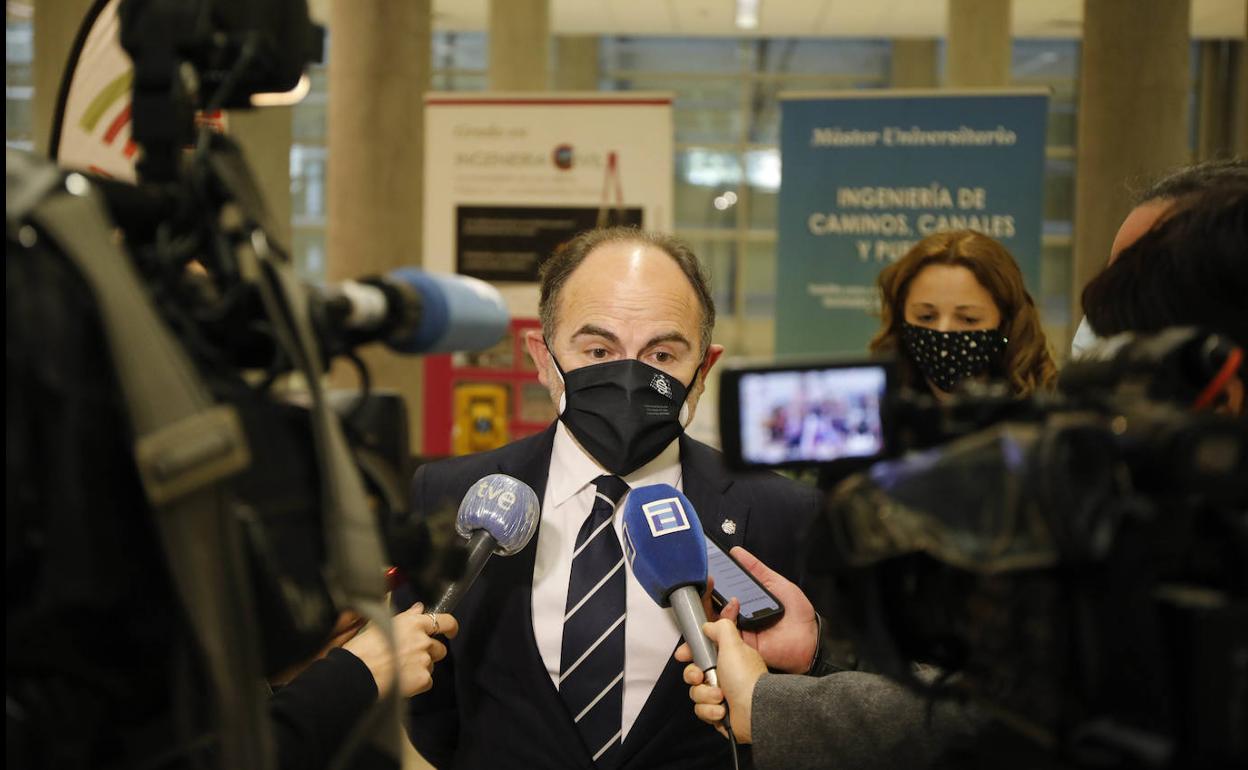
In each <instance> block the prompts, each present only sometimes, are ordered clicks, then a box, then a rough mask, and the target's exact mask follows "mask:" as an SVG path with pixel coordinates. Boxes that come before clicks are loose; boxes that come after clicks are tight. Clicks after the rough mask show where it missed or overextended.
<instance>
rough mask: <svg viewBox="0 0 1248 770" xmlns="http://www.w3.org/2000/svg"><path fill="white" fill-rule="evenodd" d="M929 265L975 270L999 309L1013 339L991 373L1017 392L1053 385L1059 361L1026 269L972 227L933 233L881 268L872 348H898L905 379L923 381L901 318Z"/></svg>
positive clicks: (1006, 332) (917, 383)
mask: <svg viewBox="0 0 1248 770" xmlns="http://www.w3.org/2000/svg"><path fill="white" fill-rule="evenodd" d="M928 265H956V266H958V267H965V268H966V269H967V270H970V271H971V273H972V274H974V276H975V279H976V280H978V281H979V283H980V285H981V286H983V287H984V288H985V289H987V290H988V293H989V294H991V295H992V299H993V302H995V303H996V305H997V309H998V310H1000V311H1001V326H1000V331H1001V333H1002V334H1004V335H1005V337H1006V338H1007V339H1008V340H1009V342H1008V343H1007V344H1006V347H1005V353H1004V354H1003V355H1002V357H1001V362H1000V364H999V365H997V366H996V367H994V368H993V370H992V371H991V374H992V375H993V376H996V377H1001V378H1004V379H1005V380H1007V381H1008V382H1009V384H1010V389H1011V390H1013V392H1014V395H1016V396H1027V395H1030V394H1031V393H1033V392H1035V391H1036V390H1050V389H1052V388H1053V385H1054V383H1055V382H1056V380H1057V366H1056V365H1055V364H1054V363H1053V356H1052V354H1051V353H1050V352H1049V348H1048V342H1047V341H1046V340H1045V337H1044V331H1043V330H1042V329H1041V328H1040V314H1039V313H1038V312H1037V311H1036V303H1035V302H1033V301H1032V299H1031V295H1030V294H1028V293H1027V289H1026V288H1025V287H1024V286H1023V274H1022V272H1021V271H1020V270H1019V269H1018V263H1016V262H1015V261H1014V257H1012V256H1010V252H1008V251H1006V250H1005V247H1004V246H1002V245H1001V244H1000V243H998V242H997V241H995V240H993V239H992V238H989V237H988V236H986V235H984V234H982V233H977V232H975V231H973V230H954V231H951V232H942V233H936V234H934V235H929V236H928V237H926V238H924V239H923V240H921V241H919V242H918V243H916V244H915V245H914V247H913V248H911V249H910V251H908V252H906V255H905V256H904V257H902V258H901V259H899V260H897V261H896V262H894V263H893V264H891V265H889V266H888V267H886V268H884V269H883V270H882V271H880V275H879V277H878V278H877V279H876V285H877V286H878V287H879V290H880V316H881V318H880V320H881V325H880V330H879V332H877V333H876V335H875V337H874V338H873V339H872V340H871V345H870V348H871V351H872V352H885V351H887V352H894V353H897V354H898V355H897V358H898V359H899V366H900V369H901V373H902V378H903V381H904V382H905V383H906V384H908V385H910V386H911V387H921V386H922V384H923V378H922V376H921V375H920V374H919V372H918V370H917V369H916V368H915V366H914V364H912V363H910V361H909V360H908V358H907V357H906V356H905V355H904V354H903V353H904V351H903V350H902V347H901V324H902V322H904V321H905V318H906V313H905V307H906V295H907V294H908V293H909V291H910V283H911V281H913V280H914V277H915V276H916V275H918V274H919V273H920V272H921V271H922V270H923V268H925V267H927V266H928Z"/></svg>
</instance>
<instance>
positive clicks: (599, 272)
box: [559, 242, 702, 334]
mask: <svg viewBox="0 0 1248 770" xmlns="http://www.w3.org/2000/svg"><path fill="white" fill-rule="evenodd" d="M559 311H560V312H559V323H560V325H561V326H564V333H569V334H570V333H573V332H575V331H576V330H577V329H579V328H580V327H581V326H582V325H584V324H586V323H591V324H594V325H597V326H601V327H603V328H606V329H611V330H612V331H613V332H615V333H617V334H620V333H623V332H624V331H626V329H619V328H614V327H618V326H620V325H621V324H630V323H635V324H641V325H644V326H646V327H648V328H647V331H648V332H649V331H654V327H656V326H664V327H670V330H671V331H680V332H689V331H691V330H692V329H696V327H697V326H698V324H699V323H700V321H701V313H702V308H701V305H700V303H699V302H698V299H697V295H696V293H695V292H694V290H693V286H692V284H691V283H690V281H689V278H688V276H686V275H685V274H684V271H683V270H681V268H680V266H679V265H678V264H676V261H675V260H674V259H673V258H672V257H671V255H669V254H667V253H666V252H665V251H663V250H661V249H659V248H657V247H654V246H651V245H649V244H644V243H637V242H617V243H607V244H602V245H601V246H599V247H598V248H596V249H594V250H593V251H592V252H590V254H589V255H588V256H586V257H585V259H584V260H583V261H582V262H581V264H580V265H578V266H577V268H576V269H575V270H574V271H573V272H572V274H571V275H570V276H569V277H568V281H567V284H566V285H565V286H564V290H563V291H562V292H561V296H560V309H559Z"/></svg>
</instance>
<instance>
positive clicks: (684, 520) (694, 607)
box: [623, 484, 719, 687]
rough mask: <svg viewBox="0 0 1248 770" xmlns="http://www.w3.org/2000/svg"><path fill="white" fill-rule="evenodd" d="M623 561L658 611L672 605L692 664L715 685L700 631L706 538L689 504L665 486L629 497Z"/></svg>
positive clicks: (709, 650)
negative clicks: (691, 656)
mask: <svg viewBox="0 0 1248 770" xmlns="http://www.w3.org/2000/svg"><path fill="white" fill-rule="evenodd" d="M623 520H624V526H623V532H624V557H625V558H626V559H628V563H629V566H630V568H631V569H632V571H633V577H635V578H636V579H637V582H638V583H640V584H641V587H642V588H644V589H645V591H646V593H647V594H649V595H650V598H651V599H654V601H655V602H657V603H658V605H659V606H660V607H671V608H672V611H673V612H674V613H675V614H676V622H677V623H678V624H679V625H680V632H681V634H682V635H683V636H684V637H685V641H686V642H688V643H689V649H691V650H692V651H693V662H694V663H696V664H697V666H698V668H700V669H702V670H703V671H704V672H706V681H707V683H708V684H710V685H711V686H713V687H718V686H719V681H718V676H717V675H716V673H715V666H716V657H717V655H716V650H715V645H714V644H712V643H711V640H710V639H708V638H707V636H706V634H704V633H702V624H703V623H705V622H706V610H705V609H703V607H702V592H703V591H705V590H706V570H707V565H706V536H705V535H703V534H702V522H700V521H699V520H698V514H697V512H696V511H694V509H693V503H691V502H689V498H687V497H685V496H684V495H683V494H681V493H680V491H679V490H677V489H676V488H675V487H673V486H671V485H669V484H651V485H650V486H645V487H638V488H637V489H634V490H632V491H631V492H629V493H628V499H627V500H626V501H625V503H624V516H623Z"/></svg>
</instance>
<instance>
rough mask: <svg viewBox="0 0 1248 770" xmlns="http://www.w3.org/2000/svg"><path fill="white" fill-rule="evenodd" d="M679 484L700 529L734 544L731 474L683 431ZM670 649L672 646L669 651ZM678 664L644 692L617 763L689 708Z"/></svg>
mask: <svg viewBox="0 0 1248 770" xmlns="http://www.w3.org/2000/svg"><path fill="white" fill-rule="evenodd" d="M680 464H681V486H682V487H683V488H684V489H683V491H684V493H685V497H687V498H689V502H691V503H693V508H694V510H695V511H697V513H698V519H699V521H701V522H702V529H703V531H704V532H705V533H706V535H707V536H708V537H713V538H714V540H715V541H716V542H717V543H719V544H720V546H721V547H723V548H724V550H728V549H729V548H731V547H732V546H734V545H740V544H741V543H742V539H743V538H744V536H745V531H746V526H745V525H746V522H747V521H748V518H749V508H748V506H745V505H742V504H739V503H737V504H734V502H733V500H732V497H731V496H730V495H728V491H729V488H730V487H732V478H731V477H730V476H729V475H728V474H727V473H726V472H725V471H724V468H723V464H722V463H721V461H720V459H719V457H718V455H717V454H716V453H715V452H714V451H713V450H711V449H710V447H707V446H706V445H705V444H701V443H699V442H697V441H694V440H693V439H691V438H688V437H687V436H684V435H681V437H680ZM729 520H730V521H732V522H733V525H732V526H731V527H729V528H730V529H733V530H734V532H733V534H732V535H728V534H726V533H725V531H724V522H725V521H729ZM675 651H676V649H675V648H672V652H673V653H674V652H675ZM683 670H684V664H683V663H677V662H676V659H675V658H672V657H670V656H669V657H668V659H667V665H666V666H664V667H663V673H661V674H659V679H658V681H657V682H655V684H654V689H652V690H651V691H650V697H649V698H647V699H646V705H645V706H643V707H642V709H641V713H640V714H638V715H637V721H636V722H634V723H633V726H632V728H631V729H630V730H629V731H628V737H627V738H626V739H625V740H624V745H623V746H622V747H621V751H620V765H621V766H623V765H625V764H626V763H627V762H628V761H629V760H630V759H632V757H633V756H635V755H636V754H637V752H639V751H640V750H641V749H642V747H643V746H645V744H646V741H648V740H649V739H650V737H651V736H653V735H655V734H656V733H658V732H659V731H660V729H661V728H662V727H663V726H664V725H665V724H667V723H668V722H669V721H671V720H672V719H673V718H674V716H675V715H676V714H678V713H679V709H692V708H693V703H692V702H690V700H689V698H688V688H687V686H686V685H685V683H684V679H683V677H682V675H681V672H682V671H683Z"/></svg>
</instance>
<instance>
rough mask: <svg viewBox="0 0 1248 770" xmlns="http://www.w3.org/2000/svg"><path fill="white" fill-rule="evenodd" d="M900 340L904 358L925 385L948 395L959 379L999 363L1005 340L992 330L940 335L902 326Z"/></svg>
mask: <svg viewBox="0 0 1248 770" xmlns="http://www.w3.org/2000/svg"><path fill="white" fill-rule="evenodd" d="M901 341H902V343H903V344H904V345H905V348H906V355H907V356H908V357H909V359H910V360H911V361H913V362H914V365H915V366H916V367H918V369H919V372H921V373H922V374H923V376H924V377H926V378H927V380H928V382H930V383H932V384H933V385H935V386H936V387H938V388H940V389H941V390H943V391H945V392H946V393H952V392H953V390H954V388H956V387H957V386H958V383H960V382H962V380H965V379H968V378H971V377H976V376H978V375H980V374H983V373H984V372H986V371H988V369H989V367H991V366H992V365H993V364H996V363H999V362H1000V360H1001V354H1002V353H1003V352H1005V345H1006V343H1007V342H1008V341H1009V340H1007V339H1006V337H1005V335H1004V334H1002V333H1001V332H999V331H998V330H996V329H981V330H979V331H969V332H940V331H936V330H935V329H928V328H926V327H923V326H912V325H911V324H908V323H902V325H901Z"/></svg>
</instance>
